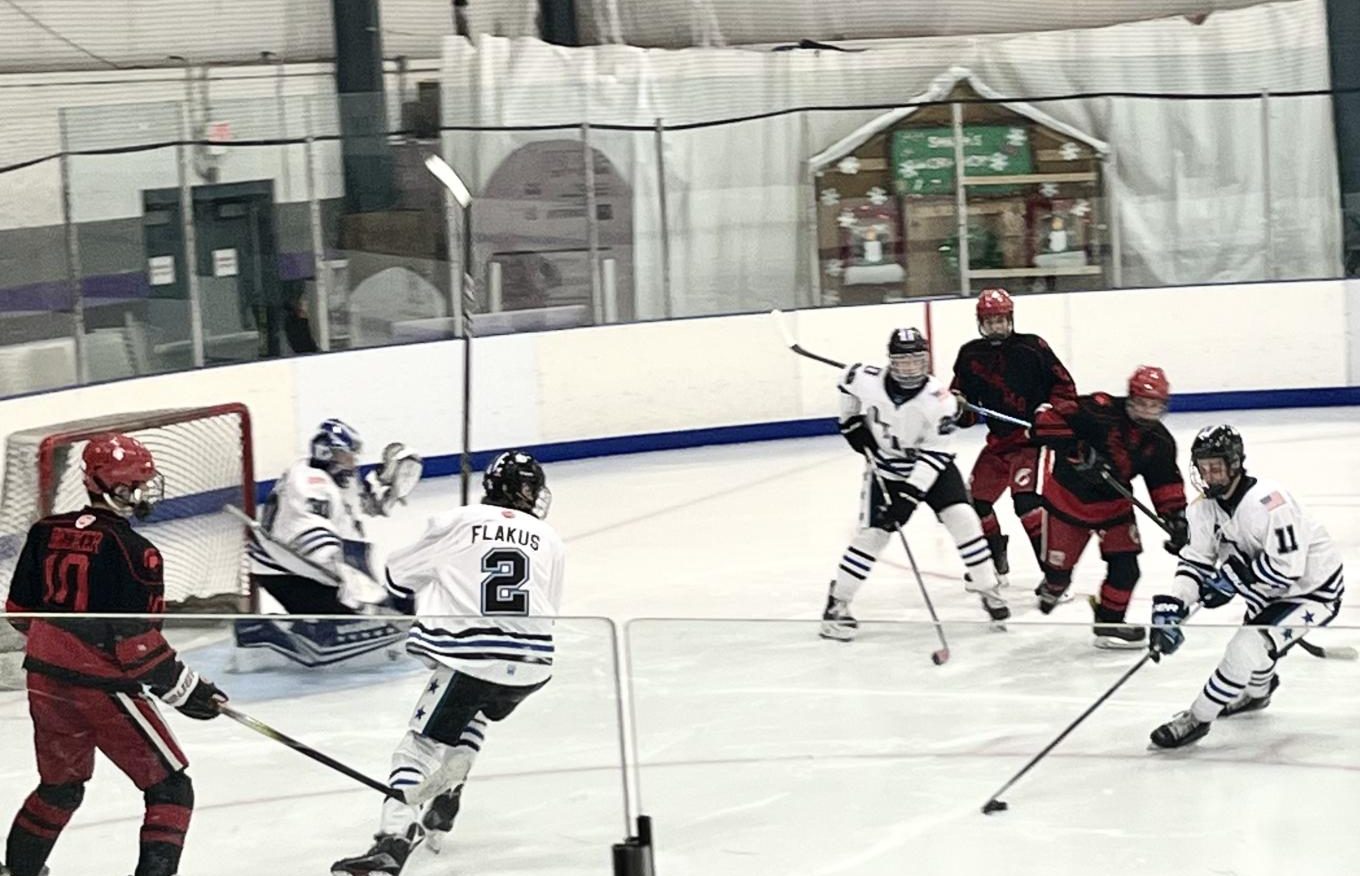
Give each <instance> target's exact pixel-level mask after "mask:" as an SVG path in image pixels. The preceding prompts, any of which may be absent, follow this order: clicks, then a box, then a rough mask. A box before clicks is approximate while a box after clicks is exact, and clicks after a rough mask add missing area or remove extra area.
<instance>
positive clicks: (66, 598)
mask: <svg viewBox="0 0 1360 876" xmlns="http://www.w3.org/2000/svg"><path fill="white" fill-rule="evenodd" d="M43 601H44V602H46V603H47V604H48V605H53V606H61V607H62V608H67V609H70V610H71V611H85V610H86V609H87V608H88V607H89V604H90V557H89V555H88V554H65V553H53V554H48V555H47V560H46V561H45V562H44V563H43Z"/></svg>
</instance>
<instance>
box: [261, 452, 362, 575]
mask: <svg viewBox="0 0 1360 876" xmlns="http://www.w3.org/2000/svg"><path fill="white" fill-rule="evenodd" d="M360 507H361V506H360V501H359V491H358V489H357V488H356V487H355V485H354V481H352V480H351V481H350V483H349V484H348V485H347V486H345V487H341V486H340V485H339V484H337V483H336V482H335V479H334V478H332V477H331V476H330V475H329V474H327V473H326V472H324V471H322V470H321V469H319V468H315V467H313V466H312V465H311V464H310V463H309V461H308V460H307V459H306V458H303V459H299V460H298V461H297V462H294V463H293V464H292V465H290V466H289V467H288V468H287V469H286V470H285V471H284V473H283V474H282V475H281V476H280V477H279V479H278V482H277V483H275V484H274V490H273V492H271V493H270V494H269V498H268V499H267V500H266V501H265V504H264V506H263V507H262V508H261V509H260V515H259V516H260V526H261V528H263V529H264V530H265V532H267V533H269V534H270V535H271V536H273V537H274V539H275V540H277V541H281V542H283V543H284V544H286V545H288V546H289V547H291V548H292V549H293V550H295V551H297V552H298V553H299V554H301V555H302V556H303V557H305V558H306V559H308V560H310V561H311V562H313V563H316V564H318V565H321V566H324V567H326V568H328V569H332V570H335V571H337V572H338V571H339V567H340V565H341V564H342V563H344V564H348V565H349V566H351V567H352V568H356V569H361V570H365V571H367V570H368V562H369V556H368V554H369V543H368V541H367V540H365V538H364V529H363V523H362V522H361V521H360V519H359V508H360ZM246 551H247V553H248V555H249V557H250V572H251V574H252V575H301V576H302V577H304V578H311V579H312V580H315V581H319V582H321V583H322V584H327V585H330V586H335V580H334V579H333V578H330V577H327V576H323V575H319V574H317V573H316V571H315V570H313V569H310V568H309V567H307V566H306V565H304V564H300V563H291V564H290V563H289V561H288V560H287V558H284V557H281V556H279V555H277V554H274V555H271V554H270V553H269V552H267V551H266V549H265V548H263V547H262V546H261V545H260V543H259V541H258V540H256V539H255V538H253V537H252V538H251V540H250V543H249V544H248V545H247V548H246ZM370 574H371V572H370Z"/></svg>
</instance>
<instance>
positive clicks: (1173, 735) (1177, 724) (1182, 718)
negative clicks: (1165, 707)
mask: <svg viewBox="0 0 1360 876" xmlns="http://www.w3.org/2000/svg"><path fill="white" fill-rule="evenodd" d="M1211 726H1213V725H1212V724H1210V723H1209V722H1208V721H1197V720H1195V716H1194V715H1191V714H1190V713H1189V712H1180V713H1179V714H1177V715H1176V717H1174V718H1172V719H1171V720H1170V721H1167V722H1166V723H1165V724H1163V725H1162V726H1160V727H1158V728H1157V729H1156V730H1153V731H1152V736H1151V739H1152V744H1153V745H1155V746H1157V747H1158V748H1180V747H1181V746H1182V745H1189V744H1190V743H1192V742H1194V741H1195V740H1197V739H1203V738H1204V736H1205V734H1207V733H1208V732H1209V728H1210V727H1211Z"/></svg>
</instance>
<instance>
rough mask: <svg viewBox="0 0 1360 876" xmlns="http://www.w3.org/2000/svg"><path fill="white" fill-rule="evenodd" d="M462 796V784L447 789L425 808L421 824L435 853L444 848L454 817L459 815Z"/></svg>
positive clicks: (429, 845) (428, 844)
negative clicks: (450, 789)
mask: <svg viewBox="0 0 1360 876" xmlns="http://www.w3.org/2000/svg"><path fill="white" fill-rule="evenodd" d="M462 796H463V786H462V785H459V786H458V787H456V788H454V789H453V790H452V791H445V792H444V793H442V794H440V795H439V796H438V797H435V798H434V799H433V800H431V801H430V805H429V806H427V807H426V809H425V815H424V816H423V817H422V818H421V819H420V824H421V826H422V827H424V828H425V845H426V847H427V848H429V850H430V851H432V852H434V853H435V854H439V852H441V851H442V850H443V848H444V841H445V840H447V839H448V836H449V832H450V831H452V830H453V819H454V818H456V817H457V816H458V805H459V803H460V798H461V797H462Z"/></svg>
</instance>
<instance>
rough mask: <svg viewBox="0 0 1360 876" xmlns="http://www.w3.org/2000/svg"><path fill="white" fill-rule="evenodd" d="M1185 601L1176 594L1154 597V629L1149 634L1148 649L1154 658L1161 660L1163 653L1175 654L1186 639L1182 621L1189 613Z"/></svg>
mask: <svg viewBox="0 0 1360 876" xmlns="http://www.w3.org/2000/svg"><path fill="white" fill-rule="evenodd" d="M1189 613H1190V612H1189V610H1188V609H1186V607H1185V603H1184V602H1181V601H1180V600H1179V599H1177V598H1176V597H1174V596H1165V595H1163V596H1154V597H1152V629H1151V630H1150V631H1149V635H1148V651H1150V652H1151V653H1152V659H1153V660H1156V661H1160V660H1161V659H1162V655H1163V654H1174V653H1176V649H1177V648H1179V647H1180V646H1181V643H1182V642H1184V641H1185V633H1184V632H1182V631H1181V621H1183V620H1185V618H1186V616H1187V615H1188V614H1189Z"/></svg>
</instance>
